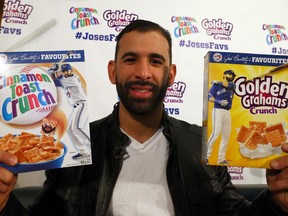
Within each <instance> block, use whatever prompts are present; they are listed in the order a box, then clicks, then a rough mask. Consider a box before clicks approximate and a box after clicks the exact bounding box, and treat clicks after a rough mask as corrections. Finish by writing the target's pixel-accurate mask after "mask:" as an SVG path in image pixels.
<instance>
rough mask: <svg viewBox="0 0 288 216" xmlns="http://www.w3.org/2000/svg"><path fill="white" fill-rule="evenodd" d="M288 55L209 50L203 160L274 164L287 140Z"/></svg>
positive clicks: (268, 166) (253, 165)
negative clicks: (273, 160)
mask: <svg viewBox="0 0 288 216" xmlns="http://www.w3.org/2000/svg"><path fill="white" fill-rule="evenodd" d="M287 81H288V56H279V55H263V54H262V55H260V54H251V53H229V52H208V53H207V55H206V56H205V69H204V91H203V93H204V94H203V96H204V100H203V104H204V106H203V107H204V108H203V143H202V145H203V149H202V150H203V151H202V158H203V160H204V161H206V163H207V164H210V165H220V166H243V167H257V168H270V165H269V162H270V161H271V160H272V159H274V158H277V157H280V156H283V155H285V153H284V152H283V151H282V150H281V145H282V144H283V143H286V142H288V140H287V137H288V133H287V131H288V125H287V123H288V109H287V104H288V83H287Z"/></svg>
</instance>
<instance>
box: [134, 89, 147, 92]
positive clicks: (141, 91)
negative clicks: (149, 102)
mask: <svg viewBox="0 0 288 216" xmlns="http://www.w3.org/2000/svg"><path fill="white" fill-rule="evenodd" d="M135 91H138V92H148V90H140V89H135Z"/></svg>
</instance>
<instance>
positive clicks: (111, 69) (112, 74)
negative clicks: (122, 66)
mask: <svg viewBox="0 0 288 216" xmlns="http://www.w3.org/2000/svg"><path fill="white" fill-rule="evenodd" d="M108 76H109V79H110V82H111V83H112V84H115V83H116V63H115V61H113V60H110V61H109V62H108Z"/></svg>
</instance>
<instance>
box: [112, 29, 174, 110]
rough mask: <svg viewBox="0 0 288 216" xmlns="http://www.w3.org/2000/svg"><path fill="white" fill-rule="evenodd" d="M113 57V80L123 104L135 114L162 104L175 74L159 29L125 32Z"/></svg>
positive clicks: (166, 44)
mask: <svg viewBox="0 0 288 216" xmlns="http://www.w3.org/2000/svg"><path fill="white" fill-rule="evenodd" d="M116 58H117V59H116V62H115V72H114V77H115V80H114V83H115V84H116V87H117V92H118V95H119V98H120V100H121V102H122V103H123V105H124V107H125V108H126V109H127V110H128V111H130V112H131V113H134V114H138V115H144V114H148V113H150V112H152V111H153V110H155V108H157V107H158V108H159V106H161V107H162V103H163V98H164V97H165V94H166V90H167V87H168V86H169V85H171V84H172V83H173V80H174V76H175V74H173V70H171V66H170V63H169V62H170V59H169V45H168V42H167V41H166V39H165V38H164V37H163V36H162V35H161V34H160V33H158V32H147V33H143V32H137V31H133V32H130V33H127V34H125V35H124V36H123V37H122V39H121V40H120V42H119V52H118V56H117V57H116ZM171 71H172V72H171ZM171 73H172V74H171ZM171 78H172V79H171ZM110 79H111V78H110ZM111 82H112V83H113V81H112V80H111Z"/></svg>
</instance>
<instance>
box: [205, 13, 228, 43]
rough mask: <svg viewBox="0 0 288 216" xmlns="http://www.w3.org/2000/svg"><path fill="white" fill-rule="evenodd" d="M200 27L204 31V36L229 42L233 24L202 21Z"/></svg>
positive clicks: (220, 21) (214, 20) (221, 21)
mask: <svg viewBox="0 0 288 216" xmlns="http://www.w3.org/2000/svg"><path fill="white" fill-rule="evenodd" d="M201 25H202V27H203V28H204V29H205V30H206V34H207V35H209V36H212V37H213V38H214V39H215V40H231V37H230V36H231V33H232V30H233V24H232V23H230V22H224V21H223V20H222V19H220V18H219V19H211V20H209V19H203V20H202V22H201Z"/></svg>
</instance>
